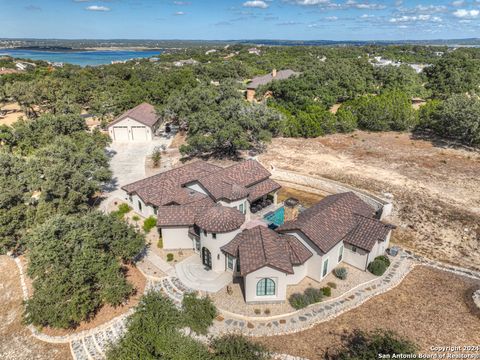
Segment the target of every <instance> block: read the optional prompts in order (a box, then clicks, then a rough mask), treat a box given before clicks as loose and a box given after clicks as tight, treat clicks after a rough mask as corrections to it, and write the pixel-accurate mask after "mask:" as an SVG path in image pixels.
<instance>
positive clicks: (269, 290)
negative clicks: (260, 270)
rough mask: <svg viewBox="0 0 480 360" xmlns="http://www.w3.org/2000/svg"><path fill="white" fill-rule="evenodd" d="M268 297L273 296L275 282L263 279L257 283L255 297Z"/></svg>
mask: <svg viewBox="0 0 480 360" xmlns="http://www.w3.org/2000/svg"><path fill="white" fill-rule="evenodd" d="M268 295H275V281H273V280H272V279H269V278H265V279H262V280H260V281H259V282H258V283H257V296H268Z"/></svg>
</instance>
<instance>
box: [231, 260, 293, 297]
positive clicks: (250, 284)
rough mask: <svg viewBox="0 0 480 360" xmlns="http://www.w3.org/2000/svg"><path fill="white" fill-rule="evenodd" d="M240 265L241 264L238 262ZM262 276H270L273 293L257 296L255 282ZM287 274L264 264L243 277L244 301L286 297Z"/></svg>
mask: <svg viewBox="0 0 480 360" xmlns="http://www.w3.org/2000/svg"><path fill="white" fill-rule="evenodd" d="M240 266H241V264H240ZM263 278H270V279H272V280H273V281H274V282H275V295H273V296H257V283H258V282H259V281H260V280H261V279H263ZM286 278H287V275H286V274H285V273H282V272H281V271H278V270H277V269H274V268H271V267H269V266H265V267H263V268H261V269H258V270H256V271H254V272H252V273H250V274H248V275H246V276H245V277H244V285H245V301H246V302H247V303H256V302H279V301H285V300H286V297H287V279H286Z"/></svg>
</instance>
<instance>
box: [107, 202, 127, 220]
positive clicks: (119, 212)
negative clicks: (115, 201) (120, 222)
mask: <svg viewBox="0 0 480 360" xmlns="http://www.w3.org/2000/svg"><path fill="white" fill-rule="evenodd" d="M130 211H132V208H131V207H130V206H129V205H128V204H125V203H123V204H120V205H119V206H118V210H117V211H113V212H112V214H113V215H114V216H116V217H117V218H119V219H123V217H124V216H125V214H128V213H129V212H130Z"/></svg>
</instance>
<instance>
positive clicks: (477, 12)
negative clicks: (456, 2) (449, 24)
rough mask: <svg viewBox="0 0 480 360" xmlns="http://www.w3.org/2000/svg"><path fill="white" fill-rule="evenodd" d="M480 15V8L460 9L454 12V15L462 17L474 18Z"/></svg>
mask: <svg viewBox="0 0 480 360" xmlns="http://www.w3.org/2000/svg"><path fill="white" fill-rule="evenodd" d="M478 15H480V10H466V9H458V10H456V11H454V12H453V16H455V17H457V18H460V19H474V18H477V17H478Z"/></svg>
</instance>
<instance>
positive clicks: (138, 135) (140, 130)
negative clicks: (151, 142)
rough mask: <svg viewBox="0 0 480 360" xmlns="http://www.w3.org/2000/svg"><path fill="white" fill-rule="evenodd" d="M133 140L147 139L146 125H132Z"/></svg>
mask: <svg viewBox="0 0 480 360" xmlns="http://www.w3.org/2000/svg"><path fill="white" fill-rule="evenodd" d="M132 136H133V141H146V140H147V128H146V127H145V126H132Z"/></svg>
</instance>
